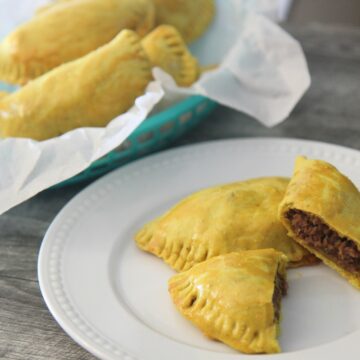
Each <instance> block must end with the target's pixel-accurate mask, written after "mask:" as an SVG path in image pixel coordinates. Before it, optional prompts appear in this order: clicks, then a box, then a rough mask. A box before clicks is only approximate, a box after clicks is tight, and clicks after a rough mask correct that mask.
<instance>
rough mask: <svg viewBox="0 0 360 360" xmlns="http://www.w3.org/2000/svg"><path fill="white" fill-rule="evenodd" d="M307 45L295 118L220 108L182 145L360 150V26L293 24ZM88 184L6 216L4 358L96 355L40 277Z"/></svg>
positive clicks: (0, 243) (0, 307) (0, 262)
mask: <svg viewBox="0 0 360 360" xmlns="http://www.w3.org/2000/svg"><path fill="white" fill-rule="evenodd" d="M288 30H289V31H290V32H291V33H292V34H293V35H294V36H295V37H296V38H298V39H299V40H300V42H301V43H302V45H303V47H304V50H305V53H306V56H307V59H308V62H309V67H310V72H311V76H312V86H311V88H310V90H309V91H308V93H307V94H306V95H305V96H304V98H303V99H302V100H301V101H300V103H299V104H298V105H297V106H296V108H295V110H294V111H293V113H292V114H291V116H290V118H289V119H288V120H287V121H286V122H285V123H283V124H281V125H279V126H277V127H275V128H272V129H267V128H265V127H263V126H261V125H260V124H258V123H257V122H256V121H254V120H252V119H249V118H248V117H245V116H243V115H240V114H238V113H236V112H234V111H232V110H229V109H225V108H221V107H220V108H218V109H217V110H216V111H215V112H214V113H213V114H212V115H211V116H210V117H209V119H208V120H207V121H206V122H204V123H203V124H202V125H200V126H199V127H197V128H196V129H195V130H194V131H193V132H192V133H191V134H189V135H187V136H185V137H184V138H183V139H181V140H180V141H179V142H178V143H177V144H175V145H174V146H178V145H183V144H187V143H195V142H200V141H206V140H213V139H223V138H236V137H253V136H275V137H297V138H303V139H313V140H321V141H326V142H331V143H337V144H342V145H346V146H349V147H352V148H356V149H360V28H358V29H356V28H339V27H334V26H330V27H329V26H327V27H324V26H319V25H313V26H310V27H308V28H306V29H305V28H288ZM84 187H85V184H82V185H79V186H73V187H68V188H65V189H60V190H56V191H55V190H53V191H47V192H43V193H41V194H39V195H37V196H36V197H35V198H33V199H31V200H29V201H27V202H26V203H24V204H22V205H20V206H18V207H16V208H14V209H12V210H10V211H8V212H7V213H6V214H4V215H2V216H0V234H1V237H0V358H1V359H14V360H15V359H16V360H24V359H26V360H32V359H46V360H49V359H50V360H57V359H62V360H75V359H76V360H79V359H94V357H93V356H92V355H90V354H89V353H87V352H86V351H85V350H83V349H82V348H81V347H79V346H78V345H77V344H76V343H74V342H73V341H72V340H71V339H70V338H69V337H68V336H67V335H66V334H65V333H64V332H63V331H62V330H61V328H60V327H59V325H58V324H57V323H56V322H55V320H54V319H53V318H52V316H51V315H50V313H49V311H48V309H47V307H46V305H45V304H44V301H43V299H42V297H41V293H40V290H39V284H38V280H37V272H36V267H37V256H38V252H39V247H40V244H41V241H42V238H43V236H44V233H45V231H46V229H47V228H48V226H49V224H50V223H51V221H52V220H53V218H54V216H55V215H56V214H57V213H58V212H59V210H60V209H61V208H62V207H63V206H64V205H65V204H66V203H67V202H68V200H70V199H71V198H72V197H73V196H74V195H75V194H76V193H77V192H79V191H80V190H81V189H82V188H84Z"/></svg>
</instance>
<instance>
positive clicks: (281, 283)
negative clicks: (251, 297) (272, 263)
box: [272, 272, 288, 322]
mask: <svg viewBox="0 0 360 360" xmlns="http://www.w3.org/2000/svg"><path fill="white" fill-rule="evenodd" d="M274 285H275V287H274V293H273V298H272V302H273V304H274V311H275V321H276V322H279V320H280V309H281V298H282V297H283V296H285V295H286V293H287V288H288V285H287V282H286V280H285V278H284V277H283V276H282V275H281V274H280V273H279V272H278V273H277V274H276V278H275V284H274Z"/></svg>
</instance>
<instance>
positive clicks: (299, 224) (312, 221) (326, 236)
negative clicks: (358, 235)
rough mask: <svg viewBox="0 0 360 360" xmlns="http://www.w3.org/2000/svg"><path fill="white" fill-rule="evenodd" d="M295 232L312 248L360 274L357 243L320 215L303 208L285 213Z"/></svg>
mask: <svg viewBox="0 0 360 360" xmlns="http://www.w3.org/2000/svg"><path fill="white" fill-rule="evenodd" d="M285 216H286V218H287V219H288V220H289V222H290V225H291V228H292V230H293V232H294V233H295V234H296V235H297V236H298V237H299V238H301V239H302V241H304V242H305V244H306V245H308V246H309V247H310V248H313V249H315V250H317V251H319V252H320V253H321V254H323V255H324V256H326V257H327V258H328V259H329V260H331V261H333V262H334V263H335V264H337V265H338V266H340V267H341V268H343V269H344V270H346V271H348V272H351V273H357V274H359V275H360V251H359V249H358V247H357V245H356V243H355V242H354V241H353V240H351V239H349V238H347V237H345V236H340V235H339V234H338V233H337V232H336V231H335V230H332V229H330V227H329V226H328V225H326V224H325V223H324V222H323V221H322V220H321V219H320V218H319V217H317V216H315V215H312V214H309V213H307V212H305V211H302V210H297V209H290V210H288V211H287V213H286V214H285Z"/></svg>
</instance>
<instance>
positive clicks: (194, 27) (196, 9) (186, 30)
mask: <svg viewBox="0 0 360 360" xmlns="http://www.w3.org/2000/svg"><path fill="white" fill-rule="evenodd" d="M153 2H154V4H155V9H156V23H157V24H158V25H160V24H167V25H172V26H175V27H176V28H177V29H178V30H179V32H180V33H181V35H182V36H183V38H184V39H185V41H186V42H191V41H193V40H196V39H197V38H198V37H200V36H201V35H202V34H203V33H204V32H205V30H206V29H207V28H208V26H209V25H210V24H211V22H212V20H213V18H214V15H215V10H216V9H215V2H214V0H196V1H194V0H153Z"/></svg>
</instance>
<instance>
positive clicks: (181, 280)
mask: <svg viewBox="0 0 360 360" xmlns="http://www.w3.org/2000/svg"><path fill="white" fill-rule="evenodd" d="M286 261H287V259H286V257H285V256H284V255H283V254H282V253H280V252H278V251H275V250H273V249H265V250H250V251H242V252H239V253H230V254H227V255H222V256H218V257H215V258H212V259H210V260H207V261H205V262H203V263H201V264H198V265H196V266H194V267H193V268H192V269H190V270H188V271H186V272H182V273H180V274H178V275H175V276H173V277H172V278H171V279H170V280H169V292H170V295H171V297H172V299H173V302H174V303H175V305H176V307H177V309H178V310H179V311H180V312H181V314H182V315H184V316H185V317H186V318H187V319H189V320H190V321H191V322H192V323H193V324H195V325H196V326H197V327H199V328H200V330H201V331H202V332H203V333H204V334H205V335H207V336H209V337H210V338H213V339H218V340H220V341H222V342H224V343H225V344H227V345H229V346H231V347H233V348H234V349H236V350H239V351H242V352H245V353H276V352H280V351H281V349H280V346H279V344H278V342H277V340H276V336H277V333H278V320H277V319H276V311H275V309H274V304H273V295H274V287H275V286H274V284H275V278H276V276H277V274H278V273H279V274H280V275H281V276H282V277H283V278H285V277H286V276H285V271H286V270H285V268H286Z"/></svg>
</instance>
